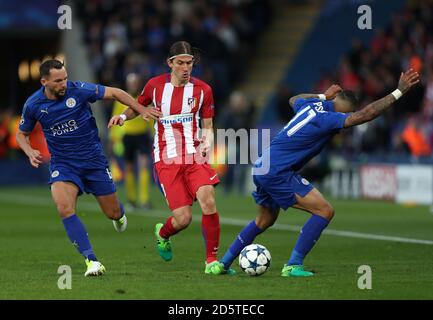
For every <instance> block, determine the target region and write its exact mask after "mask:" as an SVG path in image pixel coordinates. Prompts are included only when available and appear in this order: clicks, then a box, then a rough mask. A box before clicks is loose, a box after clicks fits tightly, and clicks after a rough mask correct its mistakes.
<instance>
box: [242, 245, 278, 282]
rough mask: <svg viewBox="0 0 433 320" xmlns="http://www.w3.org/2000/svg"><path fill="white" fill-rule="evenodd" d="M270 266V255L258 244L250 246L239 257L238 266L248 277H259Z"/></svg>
mask: <svg viewBox="0 0 433 320" xmlns="http://www.w3.org/2000/svg"><path fill="white" fill-rule="evenodd" d="M270 265H271V253H270V252H269V250H268V249H266V248H265V247H264V246H262V245H260V244H255V243H253V244H250V245H249V246H246V247H245V248H243V249H242V251H241V253H240V255H239V266H240V267H241V269H242V270H243V271H245V272H246V273H247V274H248V275H250V276H260V275H262V274H264V273H265V272H266V270H268V268H269V266H270Z"/></svg>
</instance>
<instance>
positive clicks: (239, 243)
mask: <svg viewBox="0 0 433 320" xmlns="http://www.w3.org/2000/svg"><path fill="white" fill-rule="evenodd" d="M262 232H263V230H262V229H260V228H259V227H258V226H257V225H256V221H255V220H253V221H251V222H250V223H249V224H248V225H247V226H246V227H245V228H243V229H242V231H241V232H240V233H239V234H238V236H237V237H236V240H235V241H233V243H232V244H231V246H230V248H229V249H228V250H227V251H226V253H225V254H224V257H222V259H221V262H222V263H223V264H224V268H225V269H226V270H228V269H229V268H230V266H231V264H232V263H233V261H234V260H235V259H236V257H237V256H238V255H239V253H241V251H242V249H243V248H244V247H246V246H247V245H249V244H251V243H252V242H253V240H254V238H255V237H257V235H259V234H260V233H262Z"/></svg>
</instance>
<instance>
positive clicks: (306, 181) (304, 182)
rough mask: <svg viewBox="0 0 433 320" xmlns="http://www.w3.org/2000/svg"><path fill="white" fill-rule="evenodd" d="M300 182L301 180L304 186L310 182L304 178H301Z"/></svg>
mask: <svg viewBox="0 0 433 320" xmlns="http://www.w3.org/2000/svg"><path fill="white" fill-rule="evenodd" d="M301 182H302V183H303V184H305V185H306V186H308V185H309V184H310V183H309V182H308V180H307V179H305V178H302V180H301Z"/></svg>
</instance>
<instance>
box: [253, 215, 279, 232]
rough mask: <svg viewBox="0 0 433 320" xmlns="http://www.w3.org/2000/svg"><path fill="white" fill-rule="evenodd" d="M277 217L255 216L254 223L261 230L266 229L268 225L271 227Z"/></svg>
mask: <svg viewBox="0 0 433 320" xmlns="http://www.w3.org/2000/svg"><path fill="white" fill-rule="evenodd" d="M276 220H277V219H274V218H273V217H257V218H256V225H257V227H259V228H260V229H262V230H266V229H267V228H269V227H272V226H273V225H274V223H275V221H276Z"/></svg>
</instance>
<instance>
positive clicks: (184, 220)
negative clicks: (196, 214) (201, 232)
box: [176, 214, 192, 229]
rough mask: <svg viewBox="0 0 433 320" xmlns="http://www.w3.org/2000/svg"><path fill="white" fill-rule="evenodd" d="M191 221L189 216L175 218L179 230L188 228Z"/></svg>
mask: <svg viewBox="0 0 433 320" xmlns="http://www.w3.org/2000/svg"><path fill="white" fill-rule="evenodd" d="M191 221H192V215H191V214H183V215H181V216H180V217H177V218H176V222H177V223H178V224H179V226H180V228H181V229H184V228H186V227H188V226H189V224H190V223H191Z"/></svg>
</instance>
